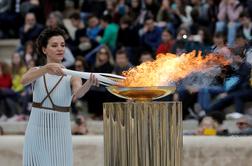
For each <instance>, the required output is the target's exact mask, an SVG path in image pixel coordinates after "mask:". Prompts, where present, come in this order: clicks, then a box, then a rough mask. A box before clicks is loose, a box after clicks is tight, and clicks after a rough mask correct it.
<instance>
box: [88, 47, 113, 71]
mask: <svg viewBox="0 0 252 166" xmlns="http://www.w3.org/2000/svg"><path fill="white" fill-rule="evenodd" d="M113 65H114V60H113V56H112V53H111V51H110V50H109V48H108V47H107V46H103V47H102V48H100V50H99V51H98V52H97V54H96V60H95V64H94V66H93V67H92V69H91V71H92V72H96V73H111V72H112V70H113Z"/></svg>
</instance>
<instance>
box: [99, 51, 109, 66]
mask: <svg viewBox="0 0 252 166" xmlns="http://www.w3.org/2000/svg"><path fill="white" fill-rule="evenodd" d="M98 60H99V61H100V62H103V63H105V62H108V60H109V56H108V52H107V50H106V49H105V48H102V49H100V51H99V52H98Z"/></svg>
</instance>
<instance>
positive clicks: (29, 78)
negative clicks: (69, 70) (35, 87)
mask: <svg viewBox="0 0 252 166" xmlns="http://www.w3.org/2000/svg"><path fill="white" fill-rule="evenodd" d="M62 67H63V66H62V65H61V64H58V63H48V64H46V65H45V66H42V67H33V68H31V69H29V70H28V71H27V72H26V73H25V74H24V75H23V77H22V80H21V83H22V84H23V85H28V84H30V83H32V82H33V81H35V80H36V79H37V78H39V77H41V76H42V75H44V74H46V73H49V74H54V75H64V72H63V70H62V69H61V68H62Z"/></svg>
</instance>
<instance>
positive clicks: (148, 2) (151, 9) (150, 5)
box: [144, 0, 159, 18]
mask: <svg viewBox="0 0 252 166" xmlns="http://www.w3.org/2000/svg"><path fill="white" fill-rule="evenodd" d="M144 3H145V10H146V11H147V12H148V13H151V15H153V17H154V18H156V16H157V13H158V10H159V5H158V4H157V2H156V1H155V0H144Z"/></svg>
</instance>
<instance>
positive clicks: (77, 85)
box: [72, 74, 99, 100]
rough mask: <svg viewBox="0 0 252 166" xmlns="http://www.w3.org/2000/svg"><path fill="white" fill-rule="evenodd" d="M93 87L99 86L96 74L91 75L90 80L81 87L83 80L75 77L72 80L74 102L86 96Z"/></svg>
mask: <svg viewBox="0 0 252 166" xmlns="http://www.w3.org/2000/svg"><path fill="white" fill-rule="evenodd" d="M91 86H99V82H98V80H97V78H96V77H95V75H94V74H91V75H90V77H89V79H88V80H87V81H86V82H85V83H84V84H83V85H81V79H80V78H78V77H74V78H73V79H72V87H73V94H74V95H73V100H77V99H78V98H81V97H82V96H84V95H85V94H86V93H87V91H88V90H89V89H90V88H91Z"/></svg>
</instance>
